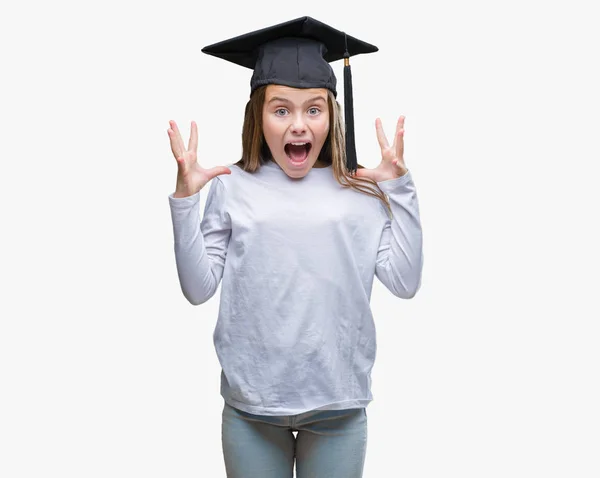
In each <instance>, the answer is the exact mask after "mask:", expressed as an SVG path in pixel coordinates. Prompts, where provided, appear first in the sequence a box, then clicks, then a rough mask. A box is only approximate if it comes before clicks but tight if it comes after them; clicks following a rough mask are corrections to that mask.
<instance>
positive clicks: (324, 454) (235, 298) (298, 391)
mask: <svg viewBox="0 0 600 478" xmlns="http://www.w3.org/2000/svg"><path fill="white" fill-rule="evenodd" d="M315 32H316V33H315ZM339 35H343V37H342V38H343V42H342V44H343V49H344V52H343V53H342V55H343V54H344V53H345V54H346V55H348V49H350V48H353V47H354V46H356V45H357V42H359V41H358V40H356V39H354V38H352V37H350V36H347V35H345V34H342V33H341V32H338V31H337V30H333V29H331V27H328V26H326V25H324V24H322V23H320V22H317V21H316V20H314V19H311V18H310V17H303V18H301V19H297V20H293V21H292V22H287V23H285V24H280V25H277V26H275V27H271V28H269V29H264V30H259V31H257V32H253V33H252V34H247V35H243V36H241V37H236V38H235V39H232V40H228V41H227V42H222V43H220V44H216V45H213V47H215V48H214V49H212V50H211V47H207V48H206V49H205V50H206V52H209V53H211V54H213V52H214V51H217V52H218V53H219V55H221V54H223V55H228V56H227V58H226V59H231V58H232V57H235V59H236V62H238V64H242V65H243V66H247V67H250V68H253V69H254V74H253V79H252V81H251V96H250V100H249V102H248V104H247V106H246V112H245V118H244V125H243V132H242V145H243V153H242V158H241V160H240V161H238V162H237V163H235V164H231V165H230V166H229V167H226V166H218V167H214V168H209V169H205V168H203V167H202V166H201V165H200V164H199V163H198V161H197V149H198V132H197V126H196V124H195V123H194V122H192V125H191V135H190V139H189V142H188V145H187V147H186V146H185V144H184V142H183V139H182V137H181V134H180V132H179V130H178V128H177V125H176V123H175V122H174V121H171V122H170V128H169V129H168V134H169V138H170V141H171V149H172V152H173V155H174V156H175V158H176V161H177V167H178V171H177V181H176V188H175V192H174V193H173V194H171V195H170V196H169V202H170V207H171V214H172V220H173V231H174V243H175V259H176V264H177V270H178V275H179V281H180V284H181V288H182V291H183V294H184V296H185V297H186V298H187V299H188V300H189V301H190V302H191V303H192V304H202V303H204V302H206V301H207V300H209V299H210V298H211V297H212V296H213V295H214V294H215V292H216V289H217V287H218V285H219V284H221V285H222V290H221V297H220V309H219V317H218V320H217V324H216V328H215V332H214V343H215V349H216V352H217V355H218V358H219V362H220V364H221V366H222V373H221V395H222V396H223V398H224V408H223V417H222V418H223V422H222V423H223V425H222V444H223V453H224V458H225V466H226V470H227V476H228V477H230V478H240V477H244V478H249V477H261V478H266V477H276V478H283V477H290V478H291V477H292V476H293V468H294V461H295V462H296V474H297V477H298V478H307V477H313V476H329V477H340V478H341V477H344V478H354V477H360V476H362V470H363V466H364V459H365V453H366V444H367V417H366V407H367V405H368V404H369V402H371V401H372V399H373V397H372V394H371V370H372V367H373V365H374V361H375V354H376V336H375V325H374V321H373V316H372V313H371V309H370V295H371V290H372V285H373V281H374V278H375V277H378V278H379V280H380V281H381V282H382V283H383V284H384V285H385V286H386V287H387V288H388V289H389V290H390V291H391V292H392V293H393V294H394V295H396V296H398V297H401V298H405V299H409V298H411V297H413V296H414V295H415V294H416V292H417V291H418V290H419V288H420V284H421V271H422V264H423V252H422V231H421V224H420V219H419V207H418V201H417V196H416V189H415V186H414V183H413V179H412V176H411V173H410V171H408V169H407V168H406V165H405V161H404V157H403V153H404V118H403V117H400V119H399V121H398V124H397V128H396V134H395V138H394V141H393V142H392V145H389V143H388V141H387V139H386V137H385V134H384V133H383V129H382V125H381V122H380V121H379V120H378V121H377V122H376V131H377V137H378V140H379V144H380V146H381V151H382V158H381V162H380V163H379V165H378V166H377V167H375V168H373V169H367V168H364V167H362V166H360V165H357V168H358V169H357V170H356V171H354V170H353V168H352V165H351V163H350V161H349V159H348V157H349V154H348V152H347V151H348V144H347V142H348V131H347V130H345V128H344V120H343V119H342V115H341V106H340V105H339V104H338V102H337V100H336V94H337V93H336V83H335V76H334V75H333V71H332V70H331V67H330V65H329V63H328V62H329V61H333V60H332V53H331V52H332V51H335V48H336V45H335V43H336V41H337V45H338V46H339ZM253 40H254V42H255V43H256V44H253ZM240 45H244V47H243V48H246V49H247V51H248V52H252V55H251V60H249V61H246V60H240V58H241V57H242V56H243V55H242V54H240V53H239V50H237V53H238V54H237V55H233V54H232V53H234V52H235V51H236V49H239V48H240ZM366 45H368V44H366ZM358 46H360V45H358ZM219 49H220V50H219ZM205 50H203V51H205ZM223 50H225V51H223ZM328 52H329V53H328ZM249 54H250V53H249ZM328 54H329V56H328ZM333 57H335V54H334V55H333ZM232 61H233V60H232ZM290 65H291V67H290ZM346 125H348V120H347V118H346ZM209 182H210V188H209V191H208V195H207V200H206V206H205V210H204V214H203V217H202V219H200V210H199V202H200V194H201V191H202V190H203V189H204V188H205V186H206V185H207V184H208V183H209ZM292 432H297V436H294V435H293V433H292Z"/></svg>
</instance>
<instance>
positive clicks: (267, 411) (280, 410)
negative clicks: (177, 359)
mask: <svg viewBox="0 0 600 478" xmlns="http://www.w3.org/2000/svg"><path fill="white" fill-rule="evenodd" d="M224 400H225V402H226V403H227V404H228V405H230V406H232V407H233V408H237V409H238V410H241V411H243V412H246V413H252V414H253V415H266V416H288V415H300V414H302V413H306V412H313V411H317V410H346V409H351V408H366V407H367V406H368V405H369V403H370V402H372V401H373V399H372V398H355V399H352V400H341V401H337V402H329V403H327V404H324V405H319V406H317V407H310V408H285V407H258V406H254V405H248V404H247V403H243V402H239V401H237V400H235V399H233V398H224Z"/></svg>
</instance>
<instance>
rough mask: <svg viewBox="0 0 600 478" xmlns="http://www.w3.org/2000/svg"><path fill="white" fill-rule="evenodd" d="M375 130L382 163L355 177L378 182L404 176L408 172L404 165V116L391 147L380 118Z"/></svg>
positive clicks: (359, 171)
mask: <svg viewBox="0 0 600 478" xmlns="http://www.w3.org/2000/svg"><path fill="white" fill-rule="evenodd" d="M375 129H376V131H377V141H379V146H380V147H381V163H379V165H378V166H377V167H376V168H374V169H367V168H363V169H358V170H356V174H355V176H356V177H363V178H370V179H373V180H375V181H376V182H381V181H386V180H388V179H395V178H399V177H400V176H404V175H405V174H406V173H407V172H408V169H407V168H406V165H405V164H404V116H400V118H399V119H398V123H397V125H396V135H395V137H394V143H393V144H392V145H391V146H390V145H389V143H388V140H387V138H386V136H385V133H384V132H383V126H382V125H381V120H380V119H379V118H377V120H376V121H375Z"/></svg>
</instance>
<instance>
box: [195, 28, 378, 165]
mask: <svg viewBox="0 0 600 478" xmlns="http://www.w3.org/2000/svg"><path fill="white" fill-rule="evenodd" d="M376 51H378V48H377V47H376V46H374V45H371V44H369V43H366V42H364V41H362V40H358V39H357V38H354V37H352V36H350V35H347V34H346V33H345V32H341V31H339V30H336V29H335V28H332V27H330V26H329V25H326V24H325V23H322V22H320V21H318V20H315V19H314V18H311V17H300V18H297V19H295V20H290V21H287V22H284V23H280V24H278V25H274V26H271V27H267V28H263V29H260V30H255V31H253V32H250V33H246V34H244V35H240V36H237V37H235V38H231V39H229V40H224V41H221V42H219V43H214V44H212V45H209V46H206V47H204V48H203V49H202V52H203V53H206V54H208V55H212V56H216V57H218V58H221V59H223V60H227V61H230V62H232V63H235V64H237V65H240V66H243V67H246V68H250V69H252V70H254V73H253V75H252V78H251V80H250V94H252V92H253V91H254V90H255V89H256V88H258V87H260V86H263V85H268V84H275V85H284V86H291V87H294V88H327V89H328V90H330V91H332V92H333V94H334V96H336V97H337V90H336V84H337V80H336V77H335V74H334V73H333V69H332V68H331V65H330V64H329V63H330V62H333V61H336V60H340V59H342V58H344V113H345V120H346V164H347V167H348V170H349V171H352V172H353V171H356V169H357V159H356V145H355V142H354V112H353V101H352V72H351V70H350V60H349V58H350V57H351V56H354V55H359V54H361V53H374V52H376Z"/></svg>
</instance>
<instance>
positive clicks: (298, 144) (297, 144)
mask: <svg viewBox="0 0 600 478" xmlns="http://www.w3.org/2000/svg"><path fill="white" fill-rule="evenodd" d="M290 144H292V145H294V146H306V145H307V144H308V143H290Z"/></svg>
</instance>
